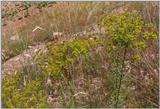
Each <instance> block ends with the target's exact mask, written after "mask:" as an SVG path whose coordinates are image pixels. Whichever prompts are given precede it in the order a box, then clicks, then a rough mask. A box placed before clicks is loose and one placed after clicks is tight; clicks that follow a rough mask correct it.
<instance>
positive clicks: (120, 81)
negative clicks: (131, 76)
mask: <svg viewBox="0 0 160 109" xmlns="http://www.w3.org/2000/svg"><path fill="white" fill-rule="evenodd" d="M126 53H127V49H126V48H125V50H124V55H123V63H122V72H121V75H120V79H119V86H118V92H117V96H116V104H115V107H116V108H117V106H118V100H119V94H120V90H121V85H122V79H123V73H124V67H125V59H126Z"/></svg>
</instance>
